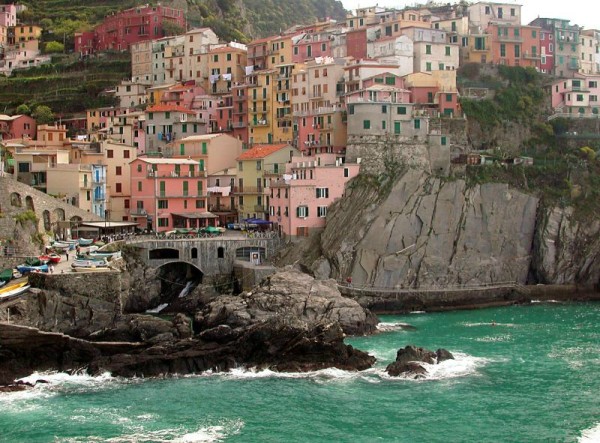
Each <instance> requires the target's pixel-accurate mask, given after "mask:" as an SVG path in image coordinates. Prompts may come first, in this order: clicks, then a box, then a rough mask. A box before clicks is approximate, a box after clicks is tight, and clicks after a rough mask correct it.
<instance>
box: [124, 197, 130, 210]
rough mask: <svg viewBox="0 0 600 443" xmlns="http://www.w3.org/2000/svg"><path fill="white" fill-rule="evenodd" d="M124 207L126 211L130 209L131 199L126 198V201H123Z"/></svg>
mask: <svg viewBox="0 0 600 443" xmlns="http://www.w3.org/2000/svg"><path fill="white" fill-rule="evenodd" d="M123 207H124V208H125V209H129V199H128V198H126V199H125V200H123Z"/></svg>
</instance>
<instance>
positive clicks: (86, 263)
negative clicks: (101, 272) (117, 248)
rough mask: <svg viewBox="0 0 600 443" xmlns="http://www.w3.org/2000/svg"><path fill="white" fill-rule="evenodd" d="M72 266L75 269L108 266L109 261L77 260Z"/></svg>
mask: <svg viewBox="0 0 600 443" xmlns="http://www.w3.org/2000/svg"><path fill="white" fill-rule="evenodd" d="M71 267H72V268H73V269H77V268H108V263H107V262H106V261H98V260H75V261H74V262H73V263H71Z"/></svg>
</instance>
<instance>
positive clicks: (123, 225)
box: [79, 221, 138, 228]
mask: <svg viewBox="0 0 600 443" xmlns="http://www.w3.org/2000/svg"><path fill="white" fill-rule="evenodd" d="M79 225H80V226H89V227H92V228H129V227H134V226H137V225H138V223H136V222H115V221H97V222H81V223H79Z"/></svg>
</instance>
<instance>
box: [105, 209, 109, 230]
mask: <svg viewBox="0 0 600 443" xmlns="http://www.w3.org/2000/svg"><path fill="white" fill-rule="evenodd" d="M107 222H108V209H105V210H104V235H106V225H107Z"/></svg>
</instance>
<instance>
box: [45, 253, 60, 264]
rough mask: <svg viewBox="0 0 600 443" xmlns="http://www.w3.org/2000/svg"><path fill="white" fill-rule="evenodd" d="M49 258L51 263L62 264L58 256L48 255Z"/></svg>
mask: <svg viewBox="0 0 600 443" xmlns="http://www.w3.org/2000/svg"><path fill="white" fill-rule="evenodd" d="M48 258H50V263H60V260H61V256H60V255H58V254H48Z"/></svg>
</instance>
